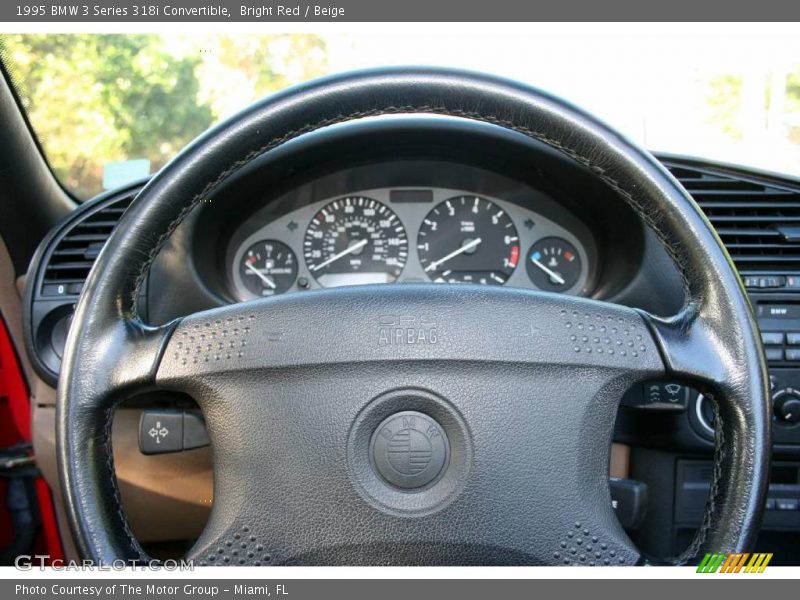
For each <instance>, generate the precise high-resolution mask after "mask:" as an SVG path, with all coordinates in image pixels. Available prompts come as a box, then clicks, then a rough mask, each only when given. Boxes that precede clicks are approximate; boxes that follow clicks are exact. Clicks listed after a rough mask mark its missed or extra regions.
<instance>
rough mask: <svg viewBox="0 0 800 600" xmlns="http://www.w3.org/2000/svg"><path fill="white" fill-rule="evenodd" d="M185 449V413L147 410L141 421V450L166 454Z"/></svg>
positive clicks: (148, 452) (143, 452)
mask: <svg viewBox="0 0 800 600" xmlns="http://www.w3.org/2000/svg"><path fill="white" fill-rule="evenodd" d="M182 449H183V412H182V411H166V410H158V411H156V410H146V411H144V412H143V413H142V416H141V418H140V419H139V450H140V451H141V452H142V454H165V453H167V452H180V451H181V450H182Z"/></svg>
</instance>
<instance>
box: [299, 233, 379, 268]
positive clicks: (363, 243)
mask: <svg viewBox="0 0 800 600" xmlns="http://www.w3.org/2000/svg"><path fill="white" fill-rule="evenodd" d="M366 245H367V240H361V241H360V242H356V243H355V244H353V245H352V246H348V247H347V248H345V249H344V250H342V251H341V252H339V253H338V254H334V255H333V256H331V257H330V258H329V259H328V260H326V261H323V262H321V263H319V264H318V265H315V266H313V267H311V270H312V271H319V270H320V269H321V268H322V267H327V266H328V265H329V264H331V263H332V262H334V261H337V260H339V259H340V258H342V257H343V256H347V255H348V254H350V253H351V252H355V251H356V250H358V249H359V248H363V247H364V246H366Z"/></svg>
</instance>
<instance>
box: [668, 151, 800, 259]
mask: <svg viewBox="0 0 800 600" xmlns="http://www.w3.org/2000/svg"><path fill="white" fill-rule="evenodd" d="M664 165H665V166H666V167H667V169H669V171H670V172H671V173H672V175H673V176H674V177H675V178H676V179H677V180H678V181H680V183H681V184H682V185H683V187H684V188H685V189H686V191H687V192H689V194H690V195H691V196H692V197H693V198H694V199H695V201H696V202H697V203H698V204H699V205H700V208H701V209H702V210H703V212H704V213H705V214H706V216H707V217H708V219H709V220H710V221H711V223H712V224H713V225H714V227H715V228H716V230H717V233H718V234H719V236H720V238H722V241H723V242H724V243H725V246H726V248H727V249H728V252H729V253H730V255H731V258H732V259H733V261H734V262H735V263H736V266H737V268H738V269H739V271H740V272H741V273H748V272H759V273H763V272H778V273H783V272H786V273H795V272H800V239H799V238H798V237H797V236H795V235H794V232H795V231H799V232H800V190H798V189H793V188H792V187H791V185H789V184H786V185H784V184H782V183H780V182H775V181H772V180H770V179H760V178H757V177H749V176H746V175H741V176H740V175H738V174H733V173H731V172H729V171H727V170H723V169H719V170H717V169H714V168H706V167H700V166H697V167H696V166H694V165H686V164H682V163H680V162H672V161H670V160H665V161H664Z"/></svg>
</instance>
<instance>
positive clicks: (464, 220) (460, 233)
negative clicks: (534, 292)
mask: <svg viewBox="0 0 800 600" xmlns="http://www.w3.org/2000/svg"><path fill="white" fill-rule="evenodd" d="M417 252H418V253H419V260H420V263H421V265H422V268H423V269H424V271H425V273H426V275H428V277H430V278H431V279H432V280H433V281H435V282H439V283H479V284H483V285H503V284H505V283H506V281H508V278H509V277H511V275H512V273H513V272H514V269H516V268H517V263H518V262H519V254H520V250H519V237H518V235H517V228H516V227H515V226H514V223H513V222H512V221H511V218H510V217H509V216H508V214H507V213H506V212H505V211H504V210H503V209H502V208H500V207H499V206H497V204H495V203H494V202H492V201H491V200H488V199H486V198H482V197H480V196H457V197H455V198H450V199H449V200H445V201H444V202H442V203H441V204H438V205H437V206H436V207H435V208H434V209H433V210H431V211H430V212H429V213H428V214H427V216H426V217H425V219H424V220H423V222H422V226H421V227H420V230H419V237H418V238H417Z"/></svg>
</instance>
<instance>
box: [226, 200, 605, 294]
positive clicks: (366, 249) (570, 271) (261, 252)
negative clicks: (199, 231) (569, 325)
mask: <svg viewBox="0 0 800 600" xmlns="http://www.w3.org/2000/svg"><path fill="white" fill-rule="evenodd" d="M530 193H531V194H533V192H532V191H531V192H530ZM249 226H250V227H251V228H252V227H253V224H252V223H251V224H250V225H249ZM257 227H258V228H257V229H256V231H254V232H252V233H250V234H249V235H247V236H246V237H244V239H243V240H242V241H240V242H237V243H236V247H235V249H233V252H232V253H231V254H232V261H231V263H230V265H229V278H230V281H231V282H232V285H233V294H234V296H235V297H236V298H237V299H239V300H242V301H245V300H250V299H253V298H257V297H265V296H274V295H276V294H282V293H287V292H297V291H302V290H307V289H313V288H318V287H338V286H346V285H359V284H380V283H404V282H434V283H476V284H481V285H508V286H513V287H520V288H531V289H538V290H544V291H549V292H557V293H571V294H577V293H581V292H585V291H586V284H587V281H588V279H589V277H588V271H587V265H589V264H590V260H589V256H588V254H587V249H586V247H585V246H584V245H583V243H582V242H581V241H580V240H579V239H578V237H577V236H575V235H574V234H573V233H572V232H570V231H569V230H568V229H567V228H565V227H563V226H561V225H559V224H558V223H556V222H554V221H552V220H550V219H548V218H547V217H545V216H543V215H541V214H539V213H537V212H535V211H533V210H531V209H529V208H526V207H523V206H519V205H518V204H514V203H512V202H508V201H506V200H503V199H501V198H498V197H493V196H487V195H484V194H479V193H475V192H473V191H470V190H465V189H449V188H440V187H403V186H399V187H381V188H374V189H368V190H357V191H353V192H351V193H348V194H344V195H341V196H337V197H333V198H325V199H322V200H319V201H316V202H313V203H311V204H309V205H307V206H304V207H302V208H299V209H296V210H293V211H291V212H289V213H288V214H285V215H282V216H279V217H277V218H275V219H274V220H270V221H268V222H264V223H263V224H262V223H259V224H258V225H257ZM234 237H237V236H234Z"/></svg>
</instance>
